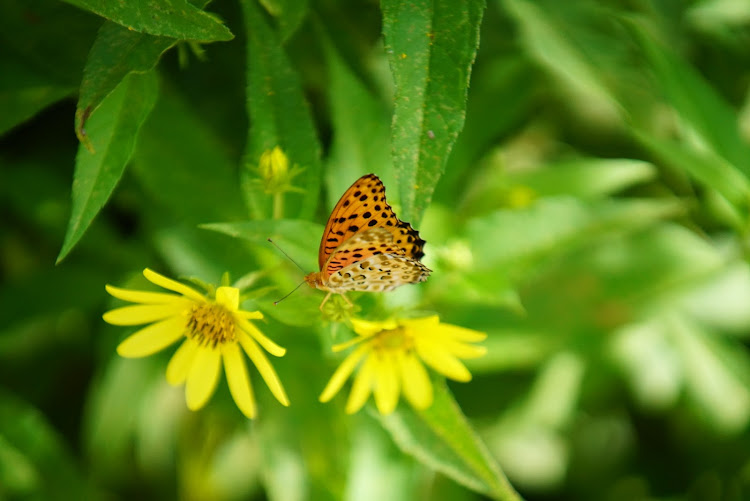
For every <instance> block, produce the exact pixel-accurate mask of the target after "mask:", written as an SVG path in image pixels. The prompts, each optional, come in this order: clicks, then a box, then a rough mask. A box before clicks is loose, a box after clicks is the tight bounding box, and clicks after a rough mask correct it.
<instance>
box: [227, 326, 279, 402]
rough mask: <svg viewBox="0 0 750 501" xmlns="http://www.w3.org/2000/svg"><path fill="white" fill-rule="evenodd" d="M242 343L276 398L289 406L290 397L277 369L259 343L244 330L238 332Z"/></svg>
mask: <svg viewBox="0 0 750 501" xmlns="http://www.w3.org/2000/svg"><path fill="white" fill-rule="evenodd" d="M238 334H239V335H238V338H239V340H240V344H241V345H242V347H243V348H244V349H245V352H246V353H247V356H249V357H250V360H252V361H253V363H254V364H255V367H257V368H258V372H260V375H261V377H262V378H263V380H264V381H265V382H266V385H267V386H268V389H270V390H271V393H273V396H275V397H276V400H278V401H279V402H281V404H282V405H284V406H289V398H288V397H287V396H286V391H284V387H283V386H282V385H281V381H279V376H277V375H276V371H275V370H273V366H271V363H270V362H269V361H268V358H266V355H265V354H264V353H263V351H261V349H260V348H258V345H257V344H256V343H255V341H253V338H251V337H250V336H248V335H247V334H245V333H244V332H239V333H238Z"/></svg>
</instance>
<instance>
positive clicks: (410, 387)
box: [399, 354, 433, 409]
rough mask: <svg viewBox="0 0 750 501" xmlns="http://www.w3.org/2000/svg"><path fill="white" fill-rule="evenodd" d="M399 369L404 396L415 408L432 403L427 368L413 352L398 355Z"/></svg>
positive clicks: (430, 384)
mask: <svg viewBox="0 0 750 501" xmlns="http://www.w3.org/2000/svg"><path fill="white" fill-rule="evenodd" d="M399 369H400V372H401V381H402V385H403V388H404V396H405V397H406V399H407V400H408V401H409V403H411V405H413V406H414V407H415V408H417V409H426V408H428V407H429V406H430V405H432V399H433V394H432V383H431V382H430V376H429V375H428V374H427V369H425V368H424V365H422V362H420V361H419V359H418V358H417V357H416V356H414V355H413V354H408V355H404V354H402V355H401V356H400V357H399Z"/></svg>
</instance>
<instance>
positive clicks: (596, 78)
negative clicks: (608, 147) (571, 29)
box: [501, 0, 621, 116]
mask: <svg viewBox="0 0 750 501" xmlns="http://www.w3.org/2000/svg"><path fill="white" fill-rule="evenodd" d="M501 3H502V5H503V6H504V7H505V9H506V10H507V11H508V12H509V13H510V14H511V15H512V16H513V17H515V19H516V21H517V22H518V25H519V28H520V35H521V36H520V38H521V41H522V43H523V44H524V45H525V47H526V50H527V51H528V52H529V53H530V54H531V56H532V57H533V58H534V59H535V60H536V61H537V62H538V63H539V64H541V65H542V66H543V67H544V68H545V69H546V70H547V71H549V72H550V73H551V74H552V75H554V76H555V77H556V78H557V79H559V80H560V81H561V82H562V83H563V84H564V85H565V86H567V87H568V89H570V90H571V91H573V92H574V93H575V94H576V96H578V98H579V99H580V100H581V101H582V102H585V103H586V104H587V106H590V107H591V108H595V109H597V110H598V113H599V114H603V115H609V116H612V115H614V116H617V115H619V114H620V111H621V109H620V105H619V103H618V102H617V100H616V98H615V96H613V95H612V92H611V90H610V89H609V88H608V86H607V85H606V83H605V80H604V79H603V78H602V75H603V74H602V71H601V69H600V68H598V67H597V66H596V65H595V64H594V63H593V62H592V61H591V60H590V59H589V58H587V57H586V56H585V55H584V54H583V53H582V52H581V50H580V49H579V47H578V46H577V44H576V43H575V42H574V41H573V40H572V38H571V36H570V35H569V34H568V33H566V29H567V26H565V25H563V26H560V23H556V22H555V19H554V18H553V17H552V16H551V15H550V14H549V13H548V11H547V9H544V8H543V7H542V6H541V5H539V4H536V3H534V2H528V1H526V0H503V1H502V2H501Z"/></svg>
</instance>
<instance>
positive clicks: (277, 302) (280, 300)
mask: <svg viewBox="0 0 750 501" xmlns="http://www.w3.org/2000/svg"><path fill="white" fill-rule="evenodd" d="M304 283H305V281H304V280H303V281H302V282H300V284H299V285H298V286H297V287H295V288H294V289H292V292H294V291H296V290H297V289H299V288H300V287H302V284H304ZM292 292H290V293H289V294H287V295H286V296H284V297H282V298H281V299H279V300H278V301H274V302H273V305H274V306H276V305H277V304H279V303H280V302H282V301H283V300H285V299H286V298H288V297H289V296H291V295H292Z"/></svg>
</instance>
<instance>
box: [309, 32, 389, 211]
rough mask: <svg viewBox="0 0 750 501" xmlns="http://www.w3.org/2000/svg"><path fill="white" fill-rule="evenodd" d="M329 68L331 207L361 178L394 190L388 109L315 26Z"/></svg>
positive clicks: (328, 167)
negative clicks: (368, 177) (371, 176)
mask: <svg viewBox="0 0 750 501" xmlns="http://www.w3.org/2000/svg"><path fill="white" fill-rule="evenodd" d="M318 27H319V32H320V33H321V39H322V42H323V48H324V51H325V56H326V62H327V66H328V72H329V73H328V74H329V85H328V99H329V101H330V103H331V121H332V124H333V130H334V135H333V142H332V144H331V153H330V155H329V157H328V163H327V166H326V167H327V168H326V171H325V176H326V187H327V188H328V194H329V196H330V197H331V199H330V200H329V201H328V206H329V207H331V208H332V207H333V206H334V205H335V204H336V202H338V197H339V196H341V194H342V193H344V191H346V189H347V188H349V186H350V185H351V184H352V183H353V182H354V181H355V180H356V179H357V178H359V177H360V176H363V175H365V174H368V173H370V172H373V173H376V174H377V175H378V177H380V179H381V180H383V183H385V185H386V186H393V185H394V184H393V183H392V181H394V179H393V173H392V162H391V154H390V130H389V127H388V109H387V107H386V106H385V104H384V103H383V102H382V101H381V100H380V99H378V97H377V96H375V95H373V92H372V91H371V90H370V89H368V88H367V86H366V85H365V83H364V82H362V80H361V79H360V78H359V77H358V76H357V74H356V73H355V72H354V71H353V70H352V68H351V67H350V66H349V65H348V64H347V63H346V61H345V60H344V58H343V57H342V55H341V54H340V53H339V52H338V51H337V48H336V47H334V45H333V43H331V41H330V39H329V37H328V33H327V32H324V30H325V28H323V27H322V25H318Z"/></svg>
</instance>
